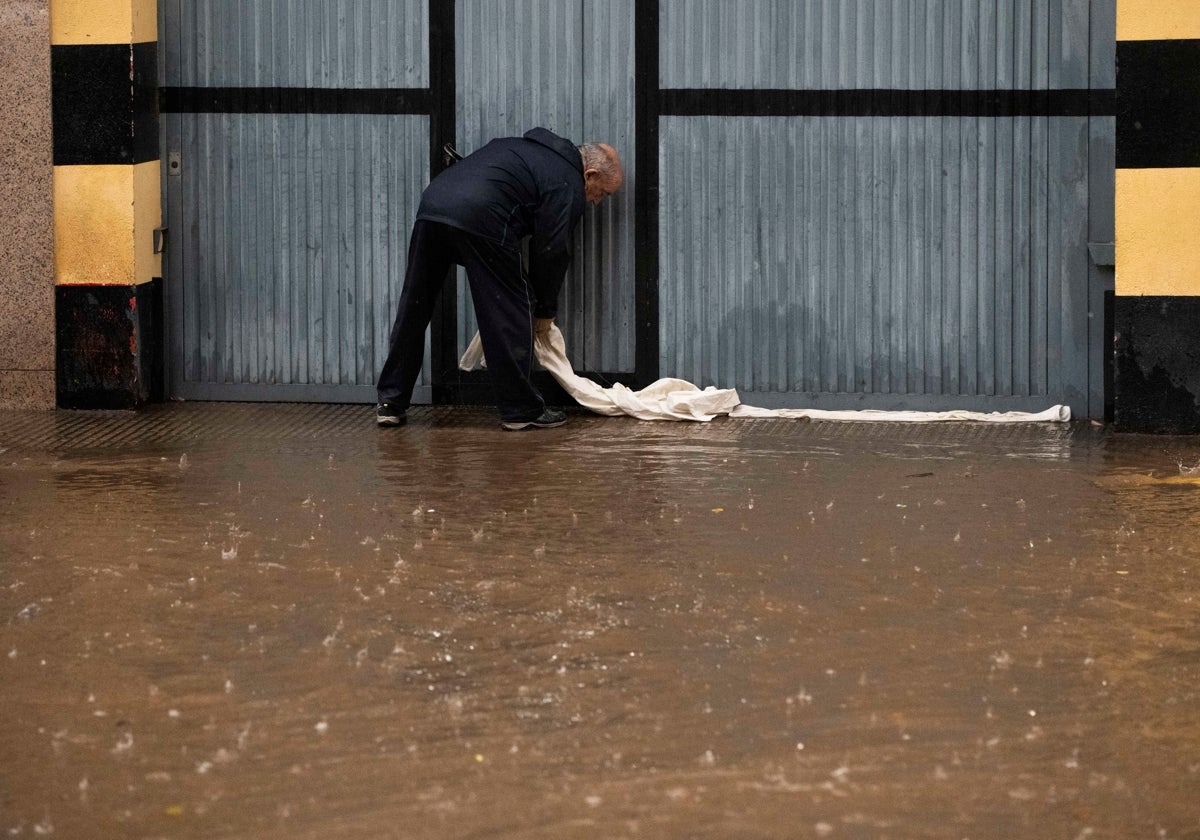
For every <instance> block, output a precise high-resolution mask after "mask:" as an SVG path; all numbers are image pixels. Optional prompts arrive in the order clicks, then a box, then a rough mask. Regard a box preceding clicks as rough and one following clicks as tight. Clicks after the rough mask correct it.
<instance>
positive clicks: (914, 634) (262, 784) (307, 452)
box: [0, 406, 1200, 840]
mask: <svg viewBox="0 0 1200 840" xmlns="http://www.w3.org/2000/svg"><path fill="white" fill-rule="evenodd" d="M197 410H199V409H192V408H190V407H188V406H179V407H173V408H171V409H170V412H174V414H173V415H172V414H171V413H169V412H168V413H165V414H164V415H163V416H164V418H167V419H164V421H163V422H168V419H169V418H170V417H172V416H174V417H179V416H185V417H186V416H187V412H189V411H197ZM207 410H208V411H210V412H211V411H217V410H218V409H207ZM220 410H221V411H225V412H227V413H230V415H231V416H232V417H233V418H234V421H233V423H232V425H231V426H229V428H232V429H234V430H237V429H240V431H239V432H237V433H236V434H215V433H214V434H211V435H207V436H206V435H204V434H203V433H197V434H196V435H194V436H193V437H192V438H188V439H184V438H178V439H173V440H172V439H155V438H153V437H151V438H147V439H143V440H140V441H138V440H134V441H133V442H129V441H125V442H121V441H116V442H110V443H106V442H105V441H104V440H103V439H101V440H90V441H88V442H87V443H85V444H81V445H76V444H74V443H73V442H72V441H71V440H70V439H59V440H56V441H54V443H53V444H52V445H39V446H33V447H22V446H21V445H19V443H18V444H12V443H11V442H6V441H5V440H4V438H3V437H0V563H2V566H0V568H2V569H3V578H2V587H0V731H2V732H3V738H2V740H0V832H2V833H3V836H13V837H39V836H51V835H52V836H56V837H67V838H126V837H129V838H342V837H353V838H443V837H446V838H451V837H452V838H547V837H552V838H606V839H607V838H626V837H628V838H642V837H644V838H714V840H715V839H716V838H720V839H721V840H724V839H725V838H793V837H795V838H806V837H817V838H824V837H830V838H1014V837H1022V838H1024V837H1030V838H1068V839H1069V840H1071V839H1073V838H1108V837H1111V838H1134V837H1146V838H1160V837H1161V838H1197V837H1200V623H1198V619H1200V475H1195V474H1193V473H1192V472H1191V471H1190V470H1189V468H1190V467H1194V466H1196V465H1197V462H1198V461H1200V441H1198V440H1196V439H1185V438H1152V437H1127V436H1119V435H1113V434H1109V433H1106V432H1105V431H1104V430H1101V429H1097V428H1095V427H1091V426H1087V425H1073V426H1070V427H1063V426H1051V425H1042V426H1038V427H1035V428H1016V429H1011V428H1010V429H1001V428H995V427H991V428H986V427H981V426H978V425H969V424H956V425H950V426H945V425H943V426H937V427H901V426H883V427H880V426H875V427H851V426H845V425H836V424H797V423H795V422H794V421H737V420H729V419H722V420H718V421H714V423H713V424H711V425H705V426H700V425H684V424H654V423H640V422H635V421H630V420H622V419H601V418H591V417H583V416H579V415H576V416H574V417H573V418H572V423H570V424H569V425H567V426H566V427H564V428H562V429H559V430H552V431H546V432H537V433H526V434H521V435H512V434H504V433H502V432H500V431H499V430H498V429H497V428H496V426H495V423H494V421H493V420H492V418H491V417H490V415H488V414H486V413H480V412H470V411H465V410H464V411H461V412H459V413H458V414H456V415H451V414H449V413H447V412H444V411H443V412H441V413H434V412H425V413H423V412H421V411H417V412H415V414H416V417H415V418H414V420H413V422H412V423H411V424H410V425H409V426H407V427H405V428H401V429H395V430H382V431H381V430H376V429H375V428H374V427H373V426H372V425H371V417H370V412H369V409H365V408H364V409H362V410H361V414H362V416H361V419H358V420H356V421H354V422H352V423H350V424H349V427H348V428H337V427H331V428H332V429H333V430H332V431H330V432H326V433H322V434H319V435H307V436H306V435H304V434H300V433H297V434H290V433H286V432H285V433H279V434H271V433H269V428H267V427H269V425H270V424H269V422H267V423H264V420H263V418H269V417H270V416H271V415H270V413H269V412H264V410H263V409H262V408H258V409H256V410H255V412H254V413H253V414H249V413H247V414H244V415H238V412H239V411H243V412H248V411H250V409H241V408H239V407H236V406H231V407H225V408H222V409H220ZM279 410H280V411H281V412H284V411H285V409H284V408H280V409H279ZM239 416H242V417H243V418H244V420H245V422H244V423H243V424H242V426H238V424H237V418H238V417H239ZM451 416H453V417H455V418H457V419H455V420H454V421H453V422H449V421H447V420H446V418H447V417H451ZM118 425H119V423H118ZM343 426H345V424H343ZM301 431H302V430H301ZM5 447H7V448H5Z"/></svg>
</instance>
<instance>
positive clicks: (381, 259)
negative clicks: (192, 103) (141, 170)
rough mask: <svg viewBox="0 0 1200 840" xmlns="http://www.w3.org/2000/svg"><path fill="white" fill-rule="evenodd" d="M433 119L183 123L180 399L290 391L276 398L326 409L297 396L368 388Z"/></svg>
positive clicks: (197, 119) (209, 118)
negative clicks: (256, 388)
mask: <svg viewBox="0 0 1200 840" xmlns="http://www.w3.org/2000/svg"><path fill="white" fill-rule="evenodd" d="M427 123H428V119H427V118H426V117H423V116H377V115H254V114H250V115H204V114H198V115H184V116H183V118H182V132H183V136H182V138H181V140H182V146H183V148H184V149H186V150H187V151H186V153H185V155H184V165H183V167H182V175H181V176H179V178H178V179H177V180H178V181H179V182H180V183H179V189H180V191H181V195H182V199H183V201H182V208H181V213H182V216H181V219H180V221H181V223H182V230H183V233H184V235H183V237H181V238H180V239H181V240H182V241H177V244H178V245H179V246H180V254H179V256H180V257H181V258H182V261H183V273H182V275H181V277H180V284H181V287H182V288H181V289H180V293H181V296H182V297H181V303H182V312H181V315H182V323H181V324H180V327H181V328H180V329H177V330H176V335H175V336H174V339H175V340H176V341H177V342H179V343H180V349H181V350H182V359H181V362H182V366H181V369H180V370H179V376H178V377H177V384H180V385H183V386H185V387H184V390H183V391H182V392H181V395H183V396H188V395H189V394H195V395H210V396H211V394H210V393H209V392H204V388H203V386H214V385H243V386H246V385H260V386H283V385H288V386H295V387H293V388H290V389H286V390H280V391H279V393H278V396H279V397H280V398H281V399H284V398H286V399H305V398H319V397H321V396H322V394H323V396H324V397H327V398H331V399H332V398H336V397H337V396H339V393H340V392H334V391H330V390H329V389H328V388H325V389H324V390H323V391H322V390H321V389H319V388H318V389H317V390H315V391H313V393H312V394H311V396H305V394H306V393H307V392H306V391H304V387H305V386H372V385H373V384H374V381H375V376H376V375H377V374H378V372H379V368H380V367H381V366H382V363H383V358H384V356H385V355H386V353H387V333H388V329H389V327H390V326H391V320H392V317H393V313H394V310H395V306H396V302H397V301H398V299H399V293H400V288H401V284H402V282H403V277H404V267H405V257H406V251H407V232H408V230H409V228H410V227H411V225H412V221H413V217H414V215H415V208H416V204H417V201H418V198H419V195H420V191H421V189H422V188H423V187H424V184H425V182H426V180H427V178H428V160H429V139H428V128H427ZM202 392H203V393H202ZM341 395H342V396H343V397H345V398H349V397H351V396H361V395H352V394H349V393H343V394H341ZM227 396H228V397H229V398H236V397H237V396H238V394H237V393H236V391H231V392H230V393H229V394H228V395H227ZM267 396H269V395H267Z"/></svg>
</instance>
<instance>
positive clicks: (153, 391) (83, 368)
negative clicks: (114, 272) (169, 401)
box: [56, 278, 164, 409]
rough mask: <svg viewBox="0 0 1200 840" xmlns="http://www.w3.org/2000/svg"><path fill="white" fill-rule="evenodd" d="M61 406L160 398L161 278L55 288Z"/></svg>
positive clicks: (127, 405) (130, 404) (124, 404)
mask: <svg viewBox="0 0 1200 840" xmlns="http://www.w3.org/2000/svg"><path fill="white" fill-rule="evenodd" d="M56 307H57V312H56V321H57V337H58V348H57V374H58V375H57V390H58V406H59V408H108V409H112V408H118V409H133V408H138V407H140V406H143V405H145V404H147V403H151V402H161V401H162V399H163V351H164V347H163V295H162V279H161V278H155V279H154V280H153V281H152V282H150V283H142V284H139V285H136V286H59V287H58V288H57V290H56Z"/></svg>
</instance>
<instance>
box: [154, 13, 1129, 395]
mask: <svg viewBox="0 0 1200 840" xmlns="http://www.w3.org/2000/svg"><path fill="white" fill-rule="evenodd" d="M164 3H165V4H166V5H165V6H164V8H163V15H164V23H163V27H162V31H163V39H164V44H163V50H162V53H163V55H164V63H165V71H164V72H165V77H164V78H165V82H166V92H165V96H164V104H165V108H164V111H165V112H166V113H165V114H164V123H165V128H166V130H165V131H164V136H165V138H166V139H165V142H166V145H167V148H166V154H165V155H164V160H165V165H166V170H167V177H166V178H165V179H164V180H165V183H166V194H167V204H168V214H169V220H170V221H169V227H170V238H171V244H170V247H169V249H168V256H169V260H168V276H167V284H168V300H169V305H170V309H171V311H170V319H169V323H170V325H171V339H170V348H171V350H170V353H171V364H170V369H171V382H170V384H169V387H170V392H171V393H172V394H174V395H176V396H180V397H185V398H192V399H268V400H269V399H277V400H327V401H341V400H355V401H358V400H361V401H370V400H372V399H373V396H374V391H373V387H372V386H373V382H374V377H375V374H376V372H377V370H378V367H379V364H380V362H381V361H382V355H383V353H384V352H385V340H386V334H387V330H388V328H389V326H390V321H391V317H392V310H393V307H394V305H395V300H396V296H397V294H398V292H399V288H400V284H401V281H402V274H403V263H404V251H405V247H406V240H407V234H408V230H409V227H410V225H411V223H412V214H413V212H414V210H415V207H416V203H417V198H418V195H419V192H420V190H421V188H422V187H423V186H424V184H425V183H426V182H427V180H428V177H429V174H430V171H431V168H432V167H436V165H437V162H436V160H437V159H436V156H435V150H436V148H437V147H438V146H439V145H440V141H441V140H443V139H452V140H454V141H455V142H456V143H457V145H458V146H459V147H460V148H462V149H464V150H467V151H469V150H471V149H474V148H476V147H478V146H479V145H480V144H482V143H483V142H485V141H486V140H487V139H489V138H490V137H492V136H497V135H503V134H513V133H519V132H521V131H523V130H525V129H526V128H528V127H530V126H532V125H534V124H543V125H546V126H548V127H550V128H552V129H554V130H556V131H558V132H560V133H562V134H564V135H565V136H568V137H571V138H572V139H575V140H583V139H601V140H608V141H610V142H613V143H614V144H615V145H617V146H618V148H619V149H620V150H621V151H622V154H623V156H624V158H625V162H626V166H627V169H628V171H629V177H628V178H627V181H626V188H625V189H624V190H623V191H622V193H620V194H618V196H616V197H614V199H615V200H612V201H610V202H608V203H606V205H604V206H603V207H602V208H601V210H600V211H599V212H597V211H595V210H589V211H588V216H587V217H586V220H585V224H584V225H583V228H584V229H583V231H582V232H581V234H580V236H579V240H578V242H579V250H580V252H581V256H580V257H579V258H577V259H576V262H575V265H574V266H573V267H572V271H571V276H570V278H569V280H568V284H567V291H566V294H565V298H564V307H563V309H564V311H563V313H562V315H561V318H560V320H561V322H562V325H563V327H564V330H565V331H566V333H567V335H568V346H569V351H570V354H571V356H572V358H573V359H574V360H575V362H576V364H577V366H578V367H582V368H584V369H586V370H592V371H603V372H605V373H606V375H608V376H611V377H620V378H623V379H625V381H629V382H640V383H643V384H644V383H645V382H647V381H648V380H649V379H652V378H655V377H657V376H659V375H663V376H679V377H684V378H688V379H692V380H694V381H697V382H699V383H701V384H718V385H722V386H732V387H736V388H738V389H739V390H740V391H742V393H743V396H744V399H745V400H746V401H747V402H753V403H757V404H764V405H818V406H824V407H845V406H850V407H862V406H871V407H881V408H887V407H911V408H952V407H965V408H987V409H1024V408H1041V407H1045V406H1046V405H1048V404H1050V403H1055V402H1062V403H1067V404H1069V405H1071V407H1072V409H1073V410H1074V411H1075V412H1076V414H1077V415H1078V416H1099V415H1100V414H1101V412H1102V410H1103V396H1104V395H1103V390H1104V389H1103V367H1104V365H1103V348H1104V346H1105V342H1104V317H1103V311H1104V309H1103V297H1104V293H1105V290H1106V289H1110V288H1111V283H1112V277H1111V270H1110V269H1107V268H1103V267H1097V266H1096V265H1094V264H1093V262H1092V261H1091V259H1089V251H1088V244H1089V241H1092V242H1098V243H1106V242H1111V240H1112V231H1111V227H1112V222H1111V218H1112V194H1111V193H1112V186H1111V179H1112V159H1111V156H1112V134H1113V125H1112V123H1113V120H1112V106H1111V101H1110V100H1111V94H1112V87H1113V78H1114V68H1113V57H1112V54H1113V43H1114V40H1115V4H1114V3H1113V2H1112V0H1105V2H1087V0H971V1H970V2H966V0H741V1H740V2H738V3H728V2H721V0H616V2H612V1H611V0H570V2H563V0H457V1H456V2H455V1H454V0H354V2H351V0H271V2H261V3H240V2H234V1H233V0H210V2H205V3H198V4H197V3H188V2H185V0H164ZM431 44H432V45H433V46H431ZM635 122H636V124H637V125H636V130H635V125H634V124H635ZM431 162H432V163H431ZM446 297H447V301H446V303H447V305H446V306H445V307H444V308H443V311H442V312H441V313H440V314H439V316H438V317H437V318H436V319H435V326H434V332H433V336H434V338H433V342H432V346H431V348H430V350H431V354H432V360H433V361H432V363H431V365H430V366H429V368H428V369H427V370H428V372H427V374H426V376H425V378H424V380H423V382H422V389H421V390H420V391H419V393H418V397H422V396H423V397H424V398H429V397H430V396H436V397H437V398H438V399H455V398H456V394H458V393H459V392H458V391H456V389H457V388H462V389H465V388H466V378H462V377H458V376H457V374H455V373H454V372H453V359H454V358H455V356H456V354H457V352H458V350H460V349H461V348H462V346H463V345H464V344H465V341H466V339H467V338H468V337H469V335H470V333H471V332H472V330H473V316H472V313H471V311H470V306H469V303H468V301H469V298H468V293H467V290H466V288H465V285H464V284H463V283H462V281H461V278H460V281H459V282H458V283H457V284H450V286H449V288H448V291H447V296H446Z"/></svg>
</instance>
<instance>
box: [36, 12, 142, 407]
mask: <svg viewBox="0 0 1200 840" xmlns="http://www.w3.org/2000/svg"><path fill="white" fill-rule="evenodd" d="M157 20H158V12H157V4H156V2H155V0H51V4H50V30H51V47H50V55H51V68H52V76H53V88H52V99H53V121H54V237H55V247H54V253H55V281H56V337H57V352H56V359H55V361H56V370H57V377H56V378H57V399H58V404H59V406H60V407H64V408H132V407H136V406H138V405H141V404H143V403H145V402H148V401H151V400H155V399H159V398H161V392H162V364H163V361H162V360H163V346H162V344H163V341H162V336H163V327H162V311H163V307H162V280H161V276H162V261H161V257H160V256H159V254H158V253H157V251H158V250H159V249H158V248H157V247H156V233H155V232H156V230H157V229H158V228H159V227H160V226H161V219H162V202H161V195H160V169H159V142H158V136H159V131H158V87H157V74H158V46H157V41H158V23H157Z"/></svg>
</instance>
